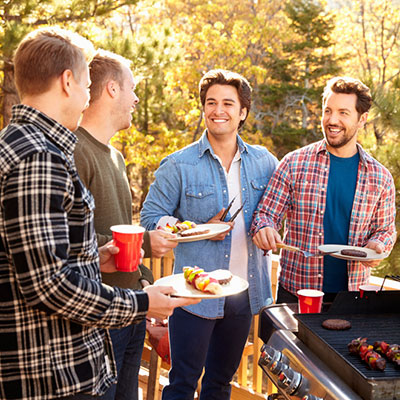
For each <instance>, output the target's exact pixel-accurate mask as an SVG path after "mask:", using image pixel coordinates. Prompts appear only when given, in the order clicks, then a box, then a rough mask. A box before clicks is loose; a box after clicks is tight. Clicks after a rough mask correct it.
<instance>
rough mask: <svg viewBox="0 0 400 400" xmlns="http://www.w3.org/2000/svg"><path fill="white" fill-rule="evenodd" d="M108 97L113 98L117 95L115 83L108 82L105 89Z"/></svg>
mask: <svg viewBox="0 0 400 400" xmlns="http://www.w3.org/2000/svg"><path fill="white" fill-rule="evenodd" d="M105 89H106V91H107V93H108V95H109V96H110V97H112V98H114V97H115V96H116V94H117V84H116V82H115V81H108V82H107V83H106V87H105Z"/></svg>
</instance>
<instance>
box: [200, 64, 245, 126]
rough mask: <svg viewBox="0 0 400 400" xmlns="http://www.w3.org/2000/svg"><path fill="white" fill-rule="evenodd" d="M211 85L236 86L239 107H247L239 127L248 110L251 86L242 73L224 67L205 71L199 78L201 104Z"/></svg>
mask: <svg viewBox="0 0 400 400" xmlns="http://www.w3.org/2000/svg"><path fill="white" fill-rule="evenodd" d="M213 85H230V86H233V87H235V88H236V90H237V92H238V96H239V101H240V108H241V109H243V108H246V109H247V115H246V118H245V119H244V120H243V121H240V123H239V127H238V128H239V129H240V128H241V127H242V126H243V124H244V122H245V121H246V119H247V116H248V115H249V112H250V107H251V90H252V89H251V86H250V83H249V82H248V81H247V79H246V78H244V77H243V76H242V75H240V74H238V73H236V72H232V71H227V70H224V69H213V70H211V71H209V72H207V73H206V74H205V75H204V76H203V77H202V78H201V80H200V83H199V92H200V101H201V104H202V106H203V107H204V104H205V102H206V94H207V91H208V89H209V88H210V87H211V86H213Z"/></svg>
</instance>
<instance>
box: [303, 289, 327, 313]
mask: <svg viewBox="0 0 400 400" xmlns="http://www.w3.org/2000/svg"><path fill="white" fill-rule="evenodd" d="M297 297H298V298H299V312H300V313H301V314H308V313H320V312H321V308H322V298H323V297H324V292H321V291H320V290H314V289H302V290H298V291H297Z"/></svg>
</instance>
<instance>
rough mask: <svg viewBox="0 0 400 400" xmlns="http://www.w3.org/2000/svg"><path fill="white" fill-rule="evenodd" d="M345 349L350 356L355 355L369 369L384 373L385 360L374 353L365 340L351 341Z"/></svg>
mask: <svg viewBox="0 0 400 400" xmlns="http://www.w3.org/2000/svg"><path fill="white" fill-rule="evenodd" d="M347 348H348V349H349V352H350V353H351V354H357V355H359V356H360V358H361V359H362V360H363V361H364V362H365V363H366V364H367V366H368V367H369V368H370V369H374V370H378V371H384V370H385V368H386V360H385V359H384V358H383V357H382V356H381V355H380V354H379V353H377V352H376V351H374V350H373V349H374V347H373V346H372V345H369V344H368V343H367V338H360V337H359V338H358V339H354V340H352V341H351V342H350V343H349V344H348V345H347Z"/></svg>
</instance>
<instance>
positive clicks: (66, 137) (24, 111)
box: [10, 104, 77, 155]
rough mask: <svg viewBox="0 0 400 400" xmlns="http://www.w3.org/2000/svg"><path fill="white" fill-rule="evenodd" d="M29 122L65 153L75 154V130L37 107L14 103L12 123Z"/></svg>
mask: <svg viewBox="0 0 400 400" xmlns="http://www.w3.org/2000/svg"><path fill="white" fill-rule="evenodd" d="M27 123H28V124H33V125H35V126H36V127H38V128H39V129H40V130H41V131H42V132H43V134H44V135H45V136H46V137H47V138H48V139H49V140H50V141H51V142H53V143H54V144H56V145H57V147H59V148H60V150H62V151H63V152H64V153H66V154H68V155H72V154H73V152H74V149H75V144H76V142H77V138H76V136H75V134H74V133H73V132H71V131H70V130H69V129H68V128H66V127H65V126H63V125H61V124H60V123H58V122H57V121H55V120H54V119H52V118H50V117H49V116H47V115H46V114H44V113H42V112H41V111H39V110H37V109H36V108H33V107H31V106H27V105H25V104H17V105H14V106H13V107H12V116H11V121H10V124H27Z"/></svg>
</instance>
